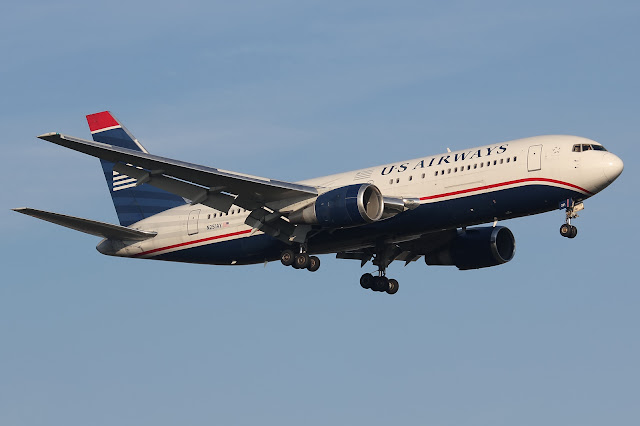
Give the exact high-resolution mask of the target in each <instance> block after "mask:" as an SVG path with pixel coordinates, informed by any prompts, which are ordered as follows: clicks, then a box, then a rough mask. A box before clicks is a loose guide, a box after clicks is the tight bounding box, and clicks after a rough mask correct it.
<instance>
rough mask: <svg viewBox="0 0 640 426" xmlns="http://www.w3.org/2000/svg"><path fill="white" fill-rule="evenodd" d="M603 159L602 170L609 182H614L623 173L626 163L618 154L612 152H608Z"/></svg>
mask: <svg viewBox="0 0 640 426" xmlns="http://www.w3.org/2000/svg"><path fill="white" fill-rule="evenodd" d="M602 160H603V161H602V172H603V173H604V176H605V177H606V178H607V180H608V181H609V182H613V181H614V180H616V179H617V178H618V176H620V173H622V169H624V163H623V162H622V160H621V159H620V158H619V157H618V156H616V155H614V154H612V153H610V152H606V153H605V154H604V155H603V158H602Z"/></svg>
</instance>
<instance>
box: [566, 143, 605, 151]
mask: <svg viewBox="0 0 640 426" xmlns="http://www.w3.org/2000/svg"><path fill="white" fill-rule="evenodd" d="M591 150H593V151H606V149H605V147H604V146H602V145H596V144H593V145H591V144H588V143H583V144H577V145H574V146H573V152H584V151H591Z"/></svg>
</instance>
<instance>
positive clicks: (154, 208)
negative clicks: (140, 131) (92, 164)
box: [87, 111, 185, 226]
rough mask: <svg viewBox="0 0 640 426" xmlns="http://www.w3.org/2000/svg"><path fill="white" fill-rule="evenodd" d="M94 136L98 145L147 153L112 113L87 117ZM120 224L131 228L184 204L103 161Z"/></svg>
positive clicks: (178, 198)
mask: <svg viewBox="0 0 640 426" xmlns="http://www.w3.org/2000/svg"><path fill="white" fill-rule="evenodd" d="M87 123H89V129H90V130H91V136H92V137H93V140H94V141H96V142H102V143H106V144H109V145H114V146H119V147H122V148H127V149H132V150H134V151H142V152H145V153H146V152H147V150H146V149H144V147H143V146H142V145H141V144H140V142H138V140H137V139H136V138H134V137H133V135H132V134H131V133H129V131H128V130H127V129H126V128H125V127H124V126H123V125H122V124H121V123H120V122H119V121H118V120H117V119H116V118H115V117H114V116H113V115H112V114H111V113H110V112H109V111H103V112H98V113H96V114H90V115H87ZM100 164H102V170H103V171H104V177H105V179H106V180H107V185H108V186H109V192H110V193H111V198H112V200H113V205H114V206H115V208H116V213H117V214H118V219H119V221H120V225H122V226H129V225H131V224H132V223H135V222H138V221H140V220H142V219H145V218H147V217H150V216H153V215H154V214H157V213H160V212H163V211H165V210H169V209H171V208H173V207H177V206H181V205H183V204H185V201H184V199H183V198H182V197H179V196H177V195H174V194H171V193H169V192H166V191H163V190H161V189H158V188H155V187H153V186H150V185H146V184H142V185H140V186H136V180H135V179H134V178H130V177H129V176H126V175H122V174H120V173H118V172H116V171H114V170H113V166H114V163H112V162H110V161H105V160H100Z"/></svg>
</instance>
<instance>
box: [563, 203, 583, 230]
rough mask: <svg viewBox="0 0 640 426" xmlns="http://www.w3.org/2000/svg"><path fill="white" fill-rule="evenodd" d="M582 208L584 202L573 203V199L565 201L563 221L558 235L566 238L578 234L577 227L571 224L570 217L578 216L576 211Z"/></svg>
mask: <svg viewBox="0 0 640 426" xmlns="http://www.w3.org/2000/svg"><path fill="white" fill-rule="evenodd" d="M582 209H584V204H582V203H575V202H574V201H573V200H567V201H566V213H565V223H564V224H563V225H562V226H561V227H560V235H562V236H563V237H566V238H575V237H576V235H578V228H576V227H575V226H573V225H571V219H575V218H577V217H578V212H579V211H580V210H582Z"/></svg>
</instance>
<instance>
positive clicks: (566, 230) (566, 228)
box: [560, 223, 572, 238]
mask: <svg viewBox="0 0 640 426" xmlns="http://www.w3.org/2000/svg"><path fill="white" fill-rule="evenodd" d="M571 228H572V226H571V225H569V224H567V223H565V224H564V225H562V226H561V227H560V235H562V236H563V237H567V238H570V235H571Z"/></svg>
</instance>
